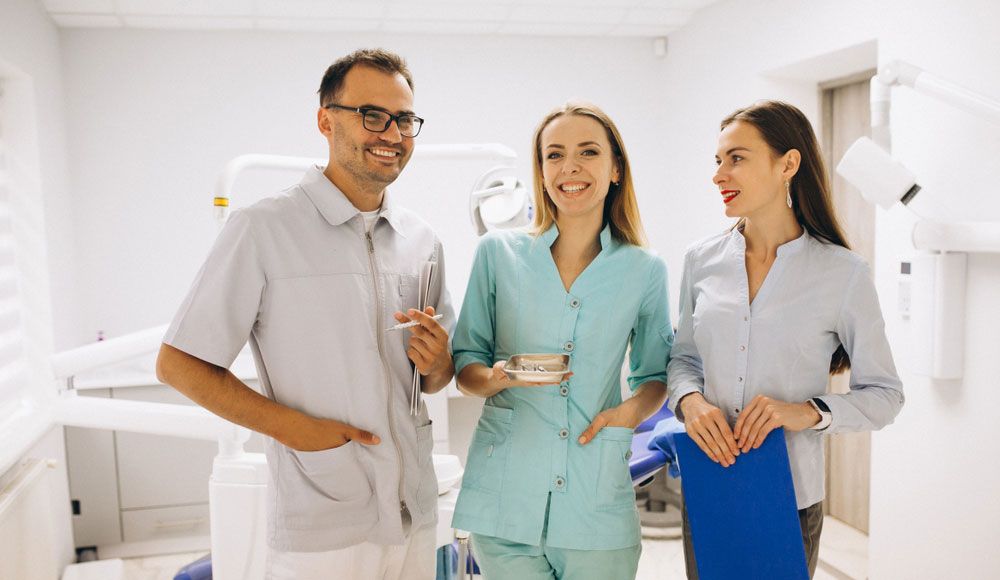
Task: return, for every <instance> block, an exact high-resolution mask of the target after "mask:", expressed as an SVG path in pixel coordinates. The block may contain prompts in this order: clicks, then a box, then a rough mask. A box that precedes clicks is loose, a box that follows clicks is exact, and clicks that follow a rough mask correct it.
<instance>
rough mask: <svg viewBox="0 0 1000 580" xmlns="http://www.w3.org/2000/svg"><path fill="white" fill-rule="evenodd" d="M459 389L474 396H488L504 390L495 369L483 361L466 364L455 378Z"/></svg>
mask: <svg viewBox="0 0 1000 580" xmlns="http://www.w3.org/2000/svg"><path fill="white" fill-rule="evenodd" d="M455 383H456V384H457V385H458V390H459V391H461V392H463V393H465V394H466V395H470V396H473V397H483V398H488V397H492V396H493V395H495V394H497V393H499V392H500V391H502V390H504V389H505V388H506V387H505V386H503V385H501V384H500V383H499V382H498V381H497V380H496V378H495V377H494V373H493V369H492V368H491V367H487V366H486V365H484V364H481V363H472V364H470V365H466V367H465V368H463V369H462V372H460V373H458V377H457V378H456V379H455Z"/></svg>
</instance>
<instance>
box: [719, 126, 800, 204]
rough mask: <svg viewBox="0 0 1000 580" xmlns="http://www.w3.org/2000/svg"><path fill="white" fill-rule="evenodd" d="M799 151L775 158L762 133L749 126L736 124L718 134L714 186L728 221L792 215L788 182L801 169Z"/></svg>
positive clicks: (791, 151) (792, 150)
mask: <svg viewBox="0 0 1000 580" xmlns="http://www.w3.org/2000/svg"><path fill="white" fill-rule="evenodd" d="M797 156H798V151H796V150H794V149H791V150H789V151H788V152H787V153H785V154H784V155H776V154H775V152H774V150H773V149H771V147H770V146H769V145H768V144H767V142H766V141H764V137H763V136H762V135H761V134H760V131H758V130H757V128H756V127H754V126H753V125H751V124H750V123H745V122H743V121H734V122H732V123H730V124H729V125H727V126H726V127H725V128H724V129H723V130H722V132H721V133H719V148H718V150H717V151H716V153H715V163H716V165H717V166H718V168H717V169H716V171H715V177H714V178H713V179H712V182H713V183H715V185H716V186H717V187H718V188H719V193H721V194H722V202H723V203H724V204H725V206H726V215H727V216H729V217H750V216H752V215H754V214H759V213H760V212H766V213H771V212H778V211H791V210H789V208H788V205H787V204H786V203H785V182H786V181H788V180H790V179H792V177H793V176H794V175H795V170H796V169H797V168H798V157H797Z"/></svg>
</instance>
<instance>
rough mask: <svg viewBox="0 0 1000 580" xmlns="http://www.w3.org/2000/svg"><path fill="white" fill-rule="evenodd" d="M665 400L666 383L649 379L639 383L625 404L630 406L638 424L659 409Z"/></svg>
mask: <svg viewBox="0 0 1000 580" xmlns="http://www.w3.org/2000/svg"><path fill="white" fill-rule="evenodd" d="M666 400H667V385H666V384H664V383H662V382H660V381H650V382H648V383H643V384H641V385H639V388H638V389H636V390H635V392H634V393H633V394H632V396H631V397H629V399H628V400H627V401H625V404H626V405H628V406H630V407H631V409H632V412H633V413H634V415H635V417H636V419H638V420H637V421H636V425H638V424H639V423H642V422H643V421H645V420H646V419H648V418H649V417H651V416H652V415H653V414H654V413H656V412H657V411H659V410H660V408H661V407H663V403H664V402H665V401H666Z"/></svg>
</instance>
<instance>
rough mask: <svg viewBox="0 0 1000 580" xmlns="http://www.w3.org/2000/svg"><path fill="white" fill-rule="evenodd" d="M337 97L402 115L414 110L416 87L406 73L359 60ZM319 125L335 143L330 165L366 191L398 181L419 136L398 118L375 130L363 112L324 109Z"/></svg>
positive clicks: (349, 104) (344, 102)
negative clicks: (406, 133) (407, 132)
mask: <svg viewBox="0 0 1000 580" xmlns="http://www.w3.org/2000/svg"><path fill="white" fill-rule="evenodd" d="M334 102H335V103H336V104H338V105H344V106H347V107H366V108H373V109H380V110H383V111H387V112H389V113H392V114H394V115H398V114H400V113H412V112H413V91H411V90H410V87H409V85H408V84H407V82H406V79H404V78H403V76H402V75H400V74H389V73H385V72H382V71H380V70H377V69H375V68H372V67H367V66H363V65H358V66H355V67H353V68H351V70H349V71H348V72H347V74H346V75H345V76H344V84H343V87H342V89H341V90H340V94H338V95H336V98H335V99H334ZM327 104H329V103H327ZM319 127H320V131H321V132H322V133H323V134H324V135H325V136H326V138H327V141H328V142H329V144H330V165H331V167H330V168H329V169H330V170H331V171H332V172H333V173H334V175H335V176H337V177H338V178H341V179H344V178H346V179H347V180H348V181H350V182H351V183H353V184H355V185H356V186H358V187H360V188H362V189H365V190H381V189H384V188H385V186H387V185H389V184H390V183H392V182H393V181H395V180H396V178H397V177H399V174H400V172H402V171H403V168H404V167H406V163H407V162H408V161H409V160H410V156H411V155H412V154H413V138H412V137H403V136H402V135H400V133H399V127H397V126H396V122H395V121H393V122H392V123H391V124H390V125H389V128H388V129H386V130H385V131H384V132H382V133H374V132H372V131H369V130H368V129H365V127H364V124H363V121H362V116H361V114H359V113H356V112H354V111H345V110H342V109H320V112H319Z"/></svg>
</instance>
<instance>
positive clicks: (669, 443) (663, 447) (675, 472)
mask: <svg viewBox="0 0 1000 580" xmlns="http://www.w3.org/2000/svg"><path fill="white" fill-rule="evenodd" d="M683 432H684V424H683V423H681V422H680V421H678V420H677V417H670V418H668V419H663V420H662V421H660V422H658V423H657V424H656V426H655V427H653V433H652V435H651V436H650V438H649V444H648V447H649V449H659V450H660V451H662V452H663V454H664V455H666V456H667V463H668V467H667V473H669V474H670V477H680V476H681V468H680V466H679V465H678V464H677V444H676V443H674V436H675V435H677V434H678V433H683Z"/></svg>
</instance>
